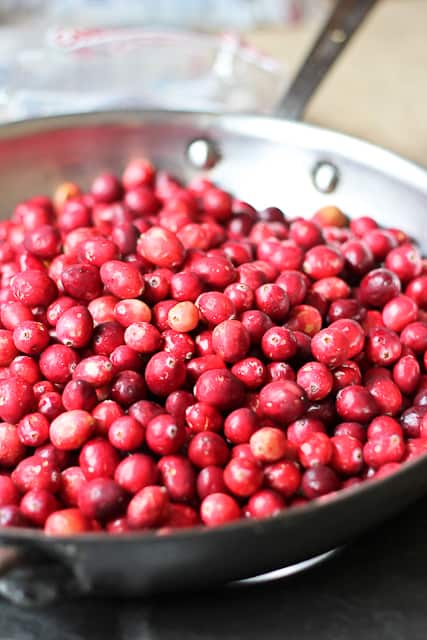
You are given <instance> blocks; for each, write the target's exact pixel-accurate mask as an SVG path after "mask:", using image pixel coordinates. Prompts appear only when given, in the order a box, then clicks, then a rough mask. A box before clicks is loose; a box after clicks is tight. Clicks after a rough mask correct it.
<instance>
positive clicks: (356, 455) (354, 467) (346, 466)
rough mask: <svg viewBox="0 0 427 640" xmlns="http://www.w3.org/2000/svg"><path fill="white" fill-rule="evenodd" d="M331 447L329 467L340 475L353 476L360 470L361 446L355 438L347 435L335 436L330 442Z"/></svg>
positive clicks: (361, 464) (361, 459) (361, 463)
mask: <svg viewBox="0 0 427 640" xmlns="http://www.w3.org/2000/svg"><path fill="white" fill-rule="evenodd" d="M330 442H331V445H332V456H331V460H330V462H331V466H332V467H333V468H334V469H335V471H337V472H338V473H340V474H342V475H349V476H353V475H356V474H358V473H360V471H361V470H362V466H363V455H362V444H361V441H360V440H358V439H357V438H353V437H352V436H351V435H348V434H341V435H335V436H333V438H331V440H330Z"/></svg>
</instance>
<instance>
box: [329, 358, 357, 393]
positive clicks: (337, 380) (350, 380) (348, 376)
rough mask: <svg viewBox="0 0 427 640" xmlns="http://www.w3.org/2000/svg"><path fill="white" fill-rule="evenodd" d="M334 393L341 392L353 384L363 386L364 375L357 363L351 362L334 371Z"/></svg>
mask: <svg viewBox="0 0 427 640" xmlns="http://www.w3.org/2000/svg"><path fill="white" fill-rule="evenodd" d="M333 378H334V385H333V391H339V389H343V388H344V387H348V386H350V385H352V384H361V382H362V374H361V373H360V368H359V366H358V365H357V363H356V362H354V361H353V360H349V361H348V362H343V364H342V365H340V366H339V367H336V369H334V370H333Z"/></svg>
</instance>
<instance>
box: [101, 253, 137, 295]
mask: <svg viewBox="0 0 427 640" xmlns="http://www.w3.org/2000/svg"><path fill="white" fill-rule="evenodd" d="M100 276H101V280H102V282H103V283H104V285H105V286H106V287H107V289H108V290H109V291H110V292H111V293H112V294H113V295H115V296H117V297H118V298H138V297H139V296H140V295H141V294H142V292H143V291H144V279H143V277H142V275H141V273H140V272H139V269H138V267H137V266H135V265H134V264H132V263H130V262H121V261H120V260H109V261H108V262H104V264H103V265H102V267H101V269H100Z"/></svg>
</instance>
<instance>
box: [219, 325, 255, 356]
mask: <svg viewBox="0 0 427 640" xmlns="http://www.w3.org/2000/svg"><path fill="white" fill-rule="evenodd" d="M249 345H250V336H249V333H248V331H247V330H246V329H245V327H244V325H243V324H242V323H241V322H239V321H238V320H225V321H224V322H221V324H219V325H217V326H216V327H215V329H214V330H213V333H212V346H213V348H214V350H215V352H216V353H217V354H218V355H219V356H220V357H221V358H222V359H223V360H224V361H225V362H237V361H238V360H241V359H242V358H243V357H244V356H245V355H246V353H247V351H248V349H249Z"/></svg>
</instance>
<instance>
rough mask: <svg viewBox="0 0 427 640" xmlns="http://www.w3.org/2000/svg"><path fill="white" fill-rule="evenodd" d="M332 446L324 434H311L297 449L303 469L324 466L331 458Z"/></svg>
mask: <svg viewBox="0 0 427 640" xmlns="http://www.w3.org/2000/svg"><path fill="white" fill-rule="evenodd" d="M332 451H333V448H332V444H331V441H330V439H329V437H328V436H327V435H326V433H322V432H317V433H313V434H311V435H310V436H309V437H308V438H306V439H305V440H304V442H303V443H302V444H301V445H300V448H299V460H300V462H301V464H302V465H303V467H305V468H309V467H317V466H319V465H326V464H328V463H329V462H330V460H331V457H332Z"/></svg>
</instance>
